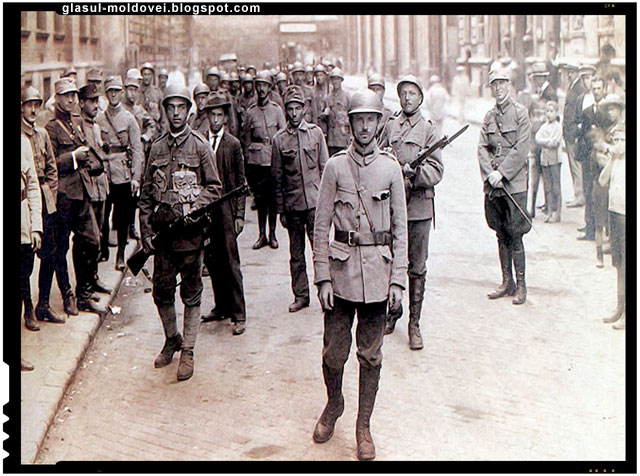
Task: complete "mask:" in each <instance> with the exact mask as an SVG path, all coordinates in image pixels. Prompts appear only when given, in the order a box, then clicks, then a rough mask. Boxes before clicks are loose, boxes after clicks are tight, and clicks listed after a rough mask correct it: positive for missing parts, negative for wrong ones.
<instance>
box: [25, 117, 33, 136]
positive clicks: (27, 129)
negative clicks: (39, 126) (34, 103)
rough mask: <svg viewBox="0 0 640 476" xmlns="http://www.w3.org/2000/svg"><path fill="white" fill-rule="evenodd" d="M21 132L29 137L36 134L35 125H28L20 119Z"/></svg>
mask: <svg viewBox="0 0 640 476" xmlns="http://www.w3.org/2000/svg"><path fill="white" fill-rule="evenodd" d="M22 132H24V133H25V134H26V135H28V136H29V137H31V136H32V135H33V134H34V133H35V132H36V126H35V124H29V123H28V122H27V121H25V120H24V118H23V119H22Z"/></svg>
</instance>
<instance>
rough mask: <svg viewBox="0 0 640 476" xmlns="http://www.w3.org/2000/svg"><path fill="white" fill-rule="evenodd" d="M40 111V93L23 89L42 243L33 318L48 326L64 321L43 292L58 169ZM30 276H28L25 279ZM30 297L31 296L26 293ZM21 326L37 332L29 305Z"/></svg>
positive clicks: (51, 257)
mask: <svg viewBox="0 0 640 476" xmlns="http://www.w3.org/2000/svg"><path fill="white" fill-rule="evenodd" d="M41 107H42V96H41V95H40V92H39V91H38V90H37V89H36V88H34V87H33V86H29V87H26V88H24V89H23V90H22V124H21V126H22V133H23V134H24V135H25V136H26V137H27V138H28V139H29V142H30V143H31V149H32V154H33V161H34V163H35V171H36V176H37V177H38V182H39V185H40V187H39V189H40V193H41V197H40V202H41V209H42V213H41V217H42V240H41V241H42V243H41V246H40V249H39V250H37V251H39V256H40V259H41V260H42V261H41V264H40V273H39V284H38V288H39V289H40V296H41V298H40V300H39V301H38V309H37V311H38V312H37V315H38V316H39V318H40V320H47V321H49V322H56V323H63V322H64V317H62V316H59V315H58V314H57V313H56V312H55V311H53V310H52V309H51V308H50V307H49V295H48V294H47V295H44V294H43V292H44V290H45V289H50V288H51V285H50V284H49V288H47V281H49V282H50V281H51V279H52V278H53V273H54V268H55V256H56V236H55V233H56V229H57V224H56V221H57V217H58V215H57V214H56V201H57V195H58V167H57V165H56V158H55V155H54V152H53V146H52V145H51V139H49V133H48V132H47V131H46V130H45V129H42V128H40V127H38V126H37V125H36V117H37V115H38V111H39V109H40V108H41ZM30 275H31V272H29V276H30ZM29 296H31V292H29ZM24 316H25V325H26V326H27V329H30V330H38V329H37V328H38V326H37V324H36V319H35V316H36V314H34V310H33V305H32V304H31V297H29V302H28V303H26V304H25V310H24Z"/></svg>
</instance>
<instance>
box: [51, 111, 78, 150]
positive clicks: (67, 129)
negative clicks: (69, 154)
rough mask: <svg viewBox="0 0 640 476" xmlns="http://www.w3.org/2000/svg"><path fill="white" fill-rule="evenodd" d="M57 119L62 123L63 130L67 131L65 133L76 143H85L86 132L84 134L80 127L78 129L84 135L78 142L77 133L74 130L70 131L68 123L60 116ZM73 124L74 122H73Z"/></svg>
mask: <svg viewBox="0 0 640 476" xmlns="http://www.w3.org/2000/svg"><path fill="white" fill-rule="evenodd" d="M55 121H56V122H57V123H58V124H60V127H62V130H64V131H65V133H66V134H67V135H68V136H69V137H70V138H71V140H72V141H73V143H74V144H76V145H84V142H85V140H84V134H82V131H81V130H80V129H78V131H79V132H80V133H81V134H82V136H83V137H81V138H80V142H78V139H77V137H76V135H75V134H74V133H73V131H70V130H69V128H68V127H67V126H66V124H65V123H64V122H62V121H61V120H60V118H56V119H55ZM72 126H73V123H72Z"/></svg>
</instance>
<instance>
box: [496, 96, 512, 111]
mask: <svg viewBox="0 0 640 476" xmlns="http://www.w3.org/2000/svg"><path fill="white" fill-rule="evenodd" d="M512 104H513V99H512V98H511V95H509V96H507V98H506V99H505V100H504V101H503V102H502V104H498V103H497V102H496V110H497V111H498V112H499V113H500V114H504V113H505V112H506V111H507V109H509V107H510V106H511V105H512Z"/></svg>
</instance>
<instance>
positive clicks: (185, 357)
mask: <svg viewBox="0 0 640 476" xmlns="http://www.w3.org/2000/svg"><path fill="white" fill-rule="evenodd" d="M199 326H200V306H185V307H184V332H183V334H184V341H183V342H182V352H181V353H180V363H179V364H178V374H177V377H178V380H188V379H190V378H191V376H192V375H193V367H194V362H193V360H194V359H193V349H194V347H195V345H196V337H197V335H198V327H199Z"/></svg>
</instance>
